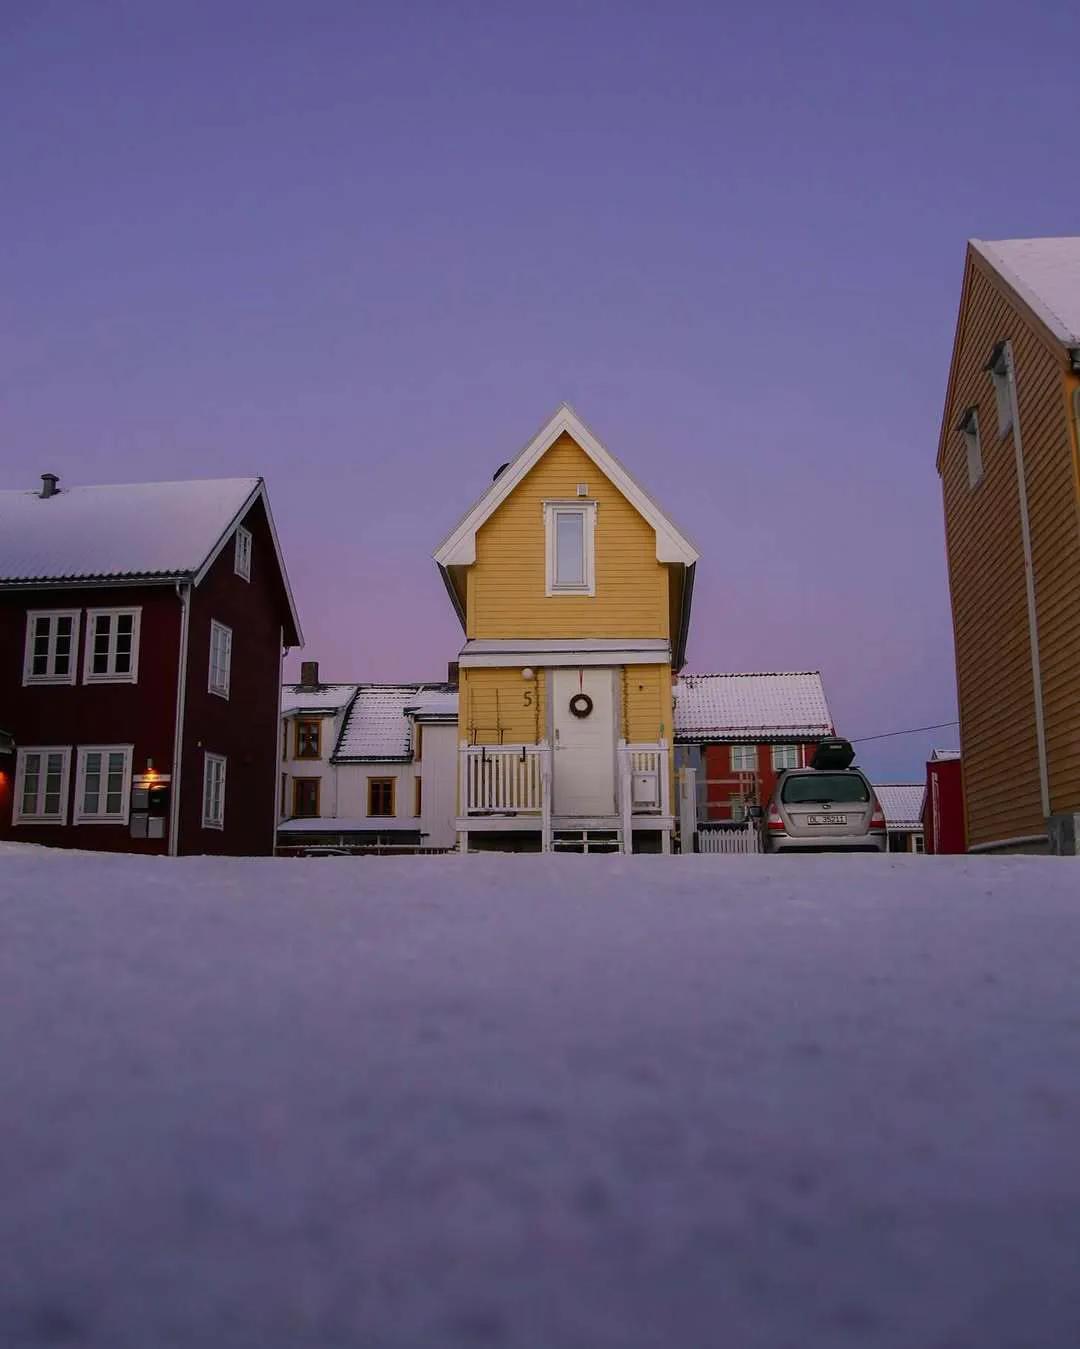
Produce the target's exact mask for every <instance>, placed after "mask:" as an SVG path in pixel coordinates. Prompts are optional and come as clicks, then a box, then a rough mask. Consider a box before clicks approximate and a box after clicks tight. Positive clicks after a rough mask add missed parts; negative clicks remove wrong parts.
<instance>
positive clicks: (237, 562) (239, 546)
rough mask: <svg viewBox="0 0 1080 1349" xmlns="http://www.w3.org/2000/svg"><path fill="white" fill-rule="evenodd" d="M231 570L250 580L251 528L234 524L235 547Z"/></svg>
mask: <svg viewBox="0 0 1080 1349" xmlns="http://www.w3.org/2000/svg"><path fill="white" fill-rule="evenodd" d="M233 571H235V572H236V574H237V576H241V577H243V579H244V580H245V581H250V580H251V530H250V529H245V528H244V526H243V525H237V526H236V548H235V552H234V553H233Z"/></svg>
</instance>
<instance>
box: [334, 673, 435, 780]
mask: <svg viewBox="0 0 1080 1349" xmlns="http://www.w3.org/2000/svg"><path fill="white" fill-rule="evenodd" d="M451 699H453V705H452V710H453V713H454V715H455V716H456V715H457V690H456V689H451V688H450V686H449V685H447V684H361V685H360V686H359V689H358V690H357V694H356V697H355V698H354V699H353V701H352V705H351V706H350V708H349V710H348V713H347V714H346V717H345V722H344V725H343V726H342V728H341V734H340V736H338V742H337V745H336V746H335V747H334V752H333V754H332V755H331V756H330V758H331V762H333V763H356V762H362V763H366V762H369V761H371V760H383V761H387V760H389V761H398V762H403V763H404V762H408V760H410V759H411V758H412V727H411V725H410V721H409V714H410V712H411V711H413V710H414V709H415V712H416V715H418V716H420V717H421V718H423V717H424V716H425V712H424V711H421V710H420V709H421V708H424V709H426V708H428V707H431V711H430V714H429V715H430V717H431V718H432V719H434V718H436V717H441V716H443V715H448V714H449V712H450V711H451V705H450V700H451ZM433 704H435V705H437V710H436V707H435V706H432V705H433Z"/></svg>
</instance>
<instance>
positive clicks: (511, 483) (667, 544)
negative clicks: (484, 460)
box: [435, 403, 699, 567]
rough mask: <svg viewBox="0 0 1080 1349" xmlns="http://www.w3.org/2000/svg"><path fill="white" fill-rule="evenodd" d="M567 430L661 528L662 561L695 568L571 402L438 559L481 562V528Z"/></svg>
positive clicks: (680, 541)
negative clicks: (478, 551)
mask: <svg viewBox="0 0 1080 1349" xmlns="http://www.w3.org/2000/svg"><path fill="white" fill-rule="evenodd" d="M564 433H565V434H567V435H570V436H572V437H573V439H574V440H575V441H576V442H577V443H578V444H579V445H580V446H581V448H582V449H583V450H584V451H585V453H586V454H587V455H588V456H589V458H590V459H591V460H592V461H593V463H594V464H595V465H596V466H597V468H598V469H599V470H600V472H601V473H603V474H604V476H605V477H606V478H608V479H610V481H611V482H613V483H614V484H615V486H616V487H617V488H618V489H619V491H620V492H621V493H622V494H623V496H624V497H626V499H627V501H629V502H630V504H631V505H632V506H633V507H634V509H635V510H636V511H637V512H638V513H639V514H640V515H641V516H642V517H643V518H644V519H645V520H647V521H648V522H649V524H650V525H652V527H653V529H654V530H655V531H656V560H657V561H658V562H682V563H683V564H684V565H686V566H688V567H690V566H693V564H694V563H695V562H696V561H697V560H698V557H699V554H698V551H697V549H696V548H695V547H694V545H693V544H692V543H691V542H690V540H689V539H688V538H687V537H686V535H685V534H683V533H682V532H681V531H680V530H679V529H678V528H677V527H676V526H675V525H674V524H673V523H672V522H671V520H669V519H668V517H667V516H666V515H665V514H664V513H663V511H662V510H661V509H660V507H659V506H658V505H657V504H656V502H655V501H653V499H652V497H650V496H649V494H648V493H647V492H646V491H645V489H644V488H643V487H642V486H641V485H640V484H639V483H638V482H636V481H635V480H634V478H633V477H631V475H630V473H629V472H628V471H627V470H626V469H625V468H624V467H623V466H622V464H620V463H619V461H618V460H617V459H616V458H615V456H614V455H613V454H611V453H610V452H609V451H608V450H606V449H605V448H604V446H603V445H602V444H601V443H600V441H599V440H597V438H596V437H595V436H594V435H593V433H592V432H591V431H590V430H589V428H588V427H587V426H586V425H585V424H584V422H582V421H581V419H580V418H579V417H578V416H577V414H576V413H575V412H574V410H573V409H572V408H571V407H570V405H569V404H568V403H563V404H562V406H561V407H560V408H559V410H558V411H557V412H556V413H555V415H554V416H553V417H552V418H550V419H549V420H548V421H547V422H546V423H545V424H544V426H543V427H541V429H540V431H539V432H538V433H537V435H536V436H534V437H533V439H532V440H530V441H529V443H528V444H527V445H526V446H525V448H524V449H523V450H522V451H521V453H520V454H519V455H518V456H517V458H516V459H514V460H513V462H512V463H511V464H510V465H509V467H508V468H505V469H504V470H503V471H502V473H500V474H499V476H498V477H497V478H496V479H495V481H494V482H493V483H492V484H491V486H490V487H489V488H488V489H487V491H486V492H485V493H484V495H483V496H482V497H481V498H480V500H479V501H478V502H477V503H476V505H475V506H474V507H473V508H472V510H470V511H469V513H468V515H466V516H465V518H464V519H463V520H462V521H461V523H460V524H459V525H458V526H457V527H456V529H454V530H453V531H452V532H451V533H450V534H449V535H448V536H447V537H446V538H445V539H444V540H443V542H442V543H441V544H440V545H439V547H438V549H437V550H436V552H435V561H436V562H437V563H438V564H439V566H440V567H456V566H469V565H470V564H471V563H473V562H475V561H476V531H477V530H478V529H479V528H480V526H481V525H482V524H483V523H484V522H485V521H486V520H487V519H488V518H489V517H490V516H491V515H493V514H494V512H495V511H496V510H497V509H498V508H499V506H501V505H502V503H503V502H504V501H505V500H506V498H507V497H508V496H509V495H510V493H511V492H512V491H513V490H514V488H515V487H517V485H518V484H519V483H520V482H521V480H522V479H523V478H524V477H525V475H526V474H527V473H528V472H529V470H530V469H531V468H532V467H533V466H534V465H535V464H536V463H538V462H539V460H540V459H541V458H542V457H543V455H544V454H545V452H546V451H547V450H548V449H549V448H550V447H551V446H552V445H553V444H554V443H555V441H556V440H558V438H559V437H560V436H561V435H563V434H564Z"/></svg>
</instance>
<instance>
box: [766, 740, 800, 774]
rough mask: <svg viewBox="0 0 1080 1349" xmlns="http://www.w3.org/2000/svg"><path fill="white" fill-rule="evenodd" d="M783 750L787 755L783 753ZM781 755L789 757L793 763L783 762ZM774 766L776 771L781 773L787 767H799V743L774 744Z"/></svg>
mask: <svg viewBox="0 0 1080 1349" xmlns="http://www.w3.org/2000/svg"><path fill="white" fill-rule="evenodd" d="M781 750H783V751H785V755H784V756H782V755H781ZM781 757H788V758H790V759H791V763H781V762H780V759H781ZM772 766H773V772H774V773H780V772H782V771H783V770H784V769H785V768H798V766H799V747H798V745H773V747H772Z"/></svg>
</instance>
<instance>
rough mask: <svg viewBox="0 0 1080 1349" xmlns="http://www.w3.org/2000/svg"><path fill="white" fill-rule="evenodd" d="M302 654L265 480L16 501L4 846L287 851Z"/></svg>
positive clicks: (0, 786)
mask: <svg viewBox="0 0 1080 1349" xmlns="http://www.w3.org/2000/svg"><path fill="white" fill-rule="evenodd" d="M301 643H302V637H301V632H300V625H299V622H298V619H297V615H296V609H295V606H294V604H293V599H292V594H291V592H290V589H289V582H288V577H287V575H286V572H285V566H284V563H283V561H282V557H281V549H280V547H279V545H278V540H277V534H276V532H275V529H274V522H273V517H272V516H271V514H270V505H269V501H268V500H267V495H266V488H265V486H264V484H263V481H262V479H261V478H228V479H218V480H208V481H194V482H174V483H135V484H127V485H118V486H102V487H72V488H64V489H60V488H59V487H58V486H57V480H56V478H55V477H54V476H53V475H52V474H45V475H44V476H43V479H42V489H41V491H40V492H16V491H5V492H0V751H6V752H0V838H4V839H20V840H23V841H26V842H33V843H46V844H52V845H54V846H60V847H73V848H94V849H107V850H111V851H125V852H145V853H169V854H174V855H175V854H177V853H228V854H260V853H263V854H265V853H271V852H272V851H273V847H274V835H275V828H276V824H277V771H278V764H277V748H278V738H277V737H278V725H279V720H280V717H279V706H280V702H279V700H280V688H281V659H282V652H283V649H285V648H288V647H292V646H298V645H300V644H301Z"/></svg>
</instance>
